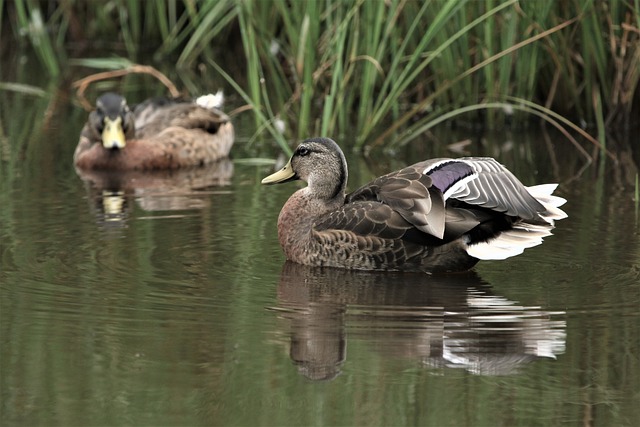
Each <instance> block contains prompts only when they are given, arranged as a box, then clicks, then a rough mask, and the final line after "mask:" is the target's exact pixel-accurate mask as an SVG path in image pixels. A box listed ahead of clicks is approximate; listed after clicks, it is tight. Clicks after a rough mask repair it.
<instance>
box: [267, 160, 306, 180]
mask: <svg viewBox="0 0 640 427" xmlns="http://www.w3.org/2000/svg"><path fill="white" fill-rule="evenodd" d="M294 179H298V177H297V176H296V173H295V172H294V171H293V168H292V167H291V160H289V161H288V162H287V164H286V165H284V167H283V168H282V169H280V170H279V171H278V172H276V173H273V174H271V175H269V176H268V177H266V178H264V179H263V180H262V183H263V184H280V183H281V182H287V181H293V180H294Z"/></svg>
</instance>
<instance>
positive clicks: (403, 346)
mask: <svg viewBox="0 0 640 427" xmlns="http://www.w3.org/2000/svg"><path fill="white" fill-rule="evenodd" d="M1 105H2V106H3V110H2V126H3V135H4V136H3V138H2V140H1V141H0V142H1V144H2V163H0V165H1V167H2V169H1V176H0V178H1V180H2V182H1V184H0V290H1V296H2V298H1V300H0V344H1V348H0V399H1V400H0V424H2V425H7V426H94V425H95V426H111V425H114V426H116V425H136V426H157V425H171V426H173V425H175V426H197V425H225V426H254V425H264V426H270V425H274V426H276V425H361V426H375V425H432V426H461V425H470V426H495V425H508V426H512V425H525V426H530V425H549V426H556V425H577V424H580V425H598V426H612V425H620V426H625V425H627V426H631V425H635V424H636V423H637V420H638V419H640V412H639V409H638V404H637V402H638V401H639V399H640V361H639V358H638V357H639V356H638V355H639V354H640V310H639V307H640V242H639V240H640V239H639V231H638V217H637V215H638V214H637V210H636V209H637V208H636V205H635V204H634V202H633V200H632V193H633V188H632V187H629V185H628V184H627V182H628V180H627V179H626V177H625V176H623V175H624V173H622V172H618V169H616V168H615V167H614V166H613V164H611V163H606V164H605V165H604V167H599V166H598V165H591V166H589V167H587V169H585V170H584V171H582V172H581V173H580V167H581V162H580V159H579V156H578V155H577V154H576V152H575V151H573V149H572V148H571V146H570V144H569V143H568V142H567V141H566V140H564V139H563V138H562V137H561V136H557V135H552V136H551V137H550V138H551V139H550V144H546V145H545V144H537V143H536V142H537V141H538V138H541V137H542V136H540V135H533V136H527V137H525V136H522V135H510V137H509V138H510V139H511V140H512V141H514V142H513V143H509V142H507V141H506V139H507V138H506V137H505V136H503V135H500V134H498V135H497V136H495V135H494V136H491V137H490V138H489V140H487V138H476V137H475V136H473V133H471V132H470V133H469V136H471V137H472V138H473V141H474V142H473V144H472V145H471V146H469V147H467V148H468V149H469V150H470V151H471V152H472V153H473V154H475V155H493V156H497V157H498V159H499V160H501V161H502V162H504V163H505V164H507V165H508V166H509V167H510V168H511V169H512V170H513V171H514V172H515V173H516V174H517V175H518V176H520V177H522V179H523V181H524V182H525V183H526V184H534V183H542V182H548V181H554V180H558V181H560V182H561V186H560V188H559V194H560V195H561V196H563V197H565V198H567V199H568V200H569V203H568V204H567V205H566V206H565V208H564V209H565V210H566V211H567V213H568V214H569V218H568V219H565V220H562V221H560V222H559V223H558V227H557V229H556V230H554V236H551V237H549V238H547V239H546V240H545V243H544V244H543V245H542V246H539V247H536V248H533V249H529V250H527V251H526V252H525V254H523V255H522V256H519V257H516V258H512V259H509V260H507V261H500V262H498V261H496V262H483V263H481V264H479V265H478V266H477V267H476V268H475V270H474V271H473V272H472V273H469V274H462V275H453V276H444V277H429V276H423V275H411V274H405V275H401V274H381V273H377V274H369V273H355V272H346V271H340V270H331V269H329V270H327V269H325V270H322V269H320V270H318V269H310V268H306V267H302V266H297V265H292V264H287V263H285V260H284V258H283V256H282V254H281V251H280V248H279V246H278V242H277V236H276V227H275V222H276V218H277V215H278V212H279V209H280V207H281V206H282V204H283V203H284V201H285V200H286V199H287V197H288V196H289V195H290V194H291V193H292V192H293V191H294V189H295V188H297V187H296V184H290V185H281V186H276V187H262V186H260V184H259V183H260V179H261V178H262V177H263V176H265V175H267V174H268V173H270V172H271V171H272V167H270V166H264V165H262V166H259V165H255V164H252V163H251V162H247V161H246V160H245V159H247V158H250V157H258V156H260V157H265V156H269V157H272V158H275V157H276V156H277V155H278V150H277V149H276V148H275V145H271V146H266V147H263V146H261V147H260V148H258V147H257V146H256V145H255V144H254V145H250V144H249V141H248V136H250V135H252V134H253V129H251V128H250V126H251V125H250V124H249V125H247V124H245V123H244V122H239V123H238V122H237V123H236V127H237V129H238V134H239V138H238V142H237V144H236V147H235V148H234V150H233V152H234V158H233V160H232V161H229V162H224V163H221V164H218V165H214V166H213V167H210V168H208V169H205V170H202V171H197V172H189V173H179V174H172V175H170V176H165V175H147V176H143V177H140V176H135V177H131V176H124V177H123V176H118V177H105V176H98V175H91V176H86V175H85V176H82V177H80V176H78V175H77V174H76V172H75V171H74V169H73V167H72V164H71V158H72V153H73V149H74V147H75V144H76V142H77V136H78V134H79V131H80V129H81V127H82V124H83V121H84V120H85V114H84V112H82V111H81V110H80V109H79V108H78V107H76V106H74V105H72V103H71V101H70V100H69V99H65V98H62V99H61V100H60V101H59V102H58V103H57V105H56V106H55V110H54V112H53V114H52V115H49V114H48V113H47V109H48V108H50V106H49V104H48V103H47V102H46V101H45V100H39V99H34V98H29V97H23V96H19V95H10V96H8V97H6V98H5V99H4V101H2V102H1ZM247 121H248V122H250V123H251V120H247ZM461 139H464V136H463V137H461ZM550 147H551V148H550ZM434 154H435V155H450V156H451V155H455V154H454V153H451V152H447V151H446V150H445V149H444V148H440V149H431V148H425V147H417V148H416V147H414V148H412V149H410V150H407V152H402V153H398V154H397V156H395V157H393V158H391V157H386V158H378V159H376V160H369V161H365V160H363V159H360V158H358V157H357V156H355V155H352V154H348V160H349V162H350V168H351V171H350V173H351V177H352V185H351V187H352V188H353V187H355V186H356V185H357V184H358V183H361V182H364V181H366V180H367V179H369V178H370V177H372V176H374V175H376V174H381V173H384V172H387V171H389V168H391V167H399V166H401V165H402V164H404V163H409V162H412V161H416V160H418V157H422V156H430V155H434ZM83 178H84V180H83Z"/></svg>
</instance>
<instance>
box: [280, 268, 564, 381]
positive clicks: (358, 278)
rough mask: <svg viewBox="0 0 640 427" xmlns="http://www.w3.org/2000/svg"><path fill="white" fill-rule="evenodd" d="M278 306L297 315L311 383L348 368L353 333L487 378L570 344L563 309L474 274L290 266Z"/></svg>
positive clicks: (394, 351) (384, 350)
mask: <svg viewBox="0 0 640 427" xmlns="http://www.w3.org/2000/svg"><path fill="white" fill-rule="evenodd" d="M273 310H274V311H276V312H277V313H278V314H279V316H281V317H282V318H284V319H286V320H287V321H288V322H287V323H288V324H289V329H288V332H287V333H288V335H289V336H290V357H291V359H292V361H293V362H294V363H295V365H296V366H297V368H298V370H299V372H300V373H301V374H302V375H304V376H305V377H307V378H309V379H312V380H330V379H333V378H335V377H336V376H337V375H339V374H340V372H341V370H342V365H343V364H344V362H345V361H346V358H347V337H348V336H352V337H357V338H358V339H362V340H365V341H368V342H371V343H372V347H373V348H374V349H375V351H378V352H379V353H380V354H382V355H383V356H385V357H394V358H403V359H411V360H416V361H418V362H419V363H420V364H421V365H423V366H427V367H430V368H432V369H442V368H463V369H465V370H467V371H468V372H471V373H473V374H479V375H509V374H513V373H516V372H517V369H518V368H519V367H520V366H521V365H523V364H525V363H529V362H531V361H534V360H536V359H539V358H555V357H556V355H558V354H562V353H563V352H564V349H565V327H566V323H565V321H564V319H563V318H564V313H563V312H549V311H544V310H543V309H541V308H540V307H525V306H521V305H518V303H516V302H514V301H510V300H508V299H507V298H505V297H502V296H499V295H495V294H493V293H492V290H491V285H489V284H488V283H486V282H485V281H484V280H482V279H481V278H480V277H479V276H478V275H477V273H475V272H473V271H471V272H467V273H463V274H455V275H442V276H428V275H424V274H407V273H392V272H390V273H380V272H376V273H370V272H360V271H349V270H341V269H334V268H318V267H308V266H303V265H299V264H295V263H291V262H286V263H285V264H284V266H283V268H282V272H281V276H280V283H279V286H278V306H277V307H275V308H273Z"/></svg>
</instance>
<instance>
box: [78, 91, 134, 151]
mask: <svg viewBox="0 0 640 427" xmlns="http://www.w3.org/2000/svg"><path fill="white" fill-rule="evenodd" d="M89 125H90V127H91V128H92V130H93V131H94V132H95V134H96V135H99V136H100V138H99V139H100V140H101V141H102V146H103V147H104V148H106V149H108V150H117V149H122V148H124V147H125V145H126V140H127V138H132V137H133V136H134V135H135V124H134V117H133V113H132V112H131V110H129V106H128V105H127V100H126V99H124V98H123V97H122V96H120V95H118V94H115V93H111V92H107V93H105V94H103V95H101V96H100V97H99V98H98V100H97V101H96V109H95V111H93V112H91V114H89Z"/></svg>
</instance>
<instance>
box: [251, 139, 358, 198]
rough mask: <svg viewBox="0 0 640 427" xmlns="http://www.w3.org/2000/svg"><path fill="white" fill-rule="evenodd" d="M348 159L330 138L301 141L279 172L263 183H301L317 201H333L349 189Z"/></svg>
mask: <svg viewBox="0 0 640 427" xmlns="http://www.w3.org/2000/svg"><path fill="white" fill-rule="evenodd" d="M347 176H348V173H347V160H346V159H345V157H344V154H343V153H342V150H341V149H340V147H339V146H338V144H336V143H335V142H334V141H332V140H331V139H329V138H312V139H307V140H305V141H302V142H301V143H300V145H298V147H297V148H296V150H295V151H294V152H293V155H292V156H291V159H289V162H287V164H286V165H285V166H284V167H283V168H282V169H280V170H279V171H278V172H276V173H274V174H271V175H269V176H268V177H266V178H264V179H263V180H262V183H263V184H280V183H283V182H289V181H294V180H298V179H300V180H302V181H305V182H307V184H309V186H308V189H309V191H310V192H311V193H312V194H313V195H314V196H315V197H318V198H322V199H333V198H334V197H336V196H339V195H344V191H345V188H346V187H347Z"/></svg>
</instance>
